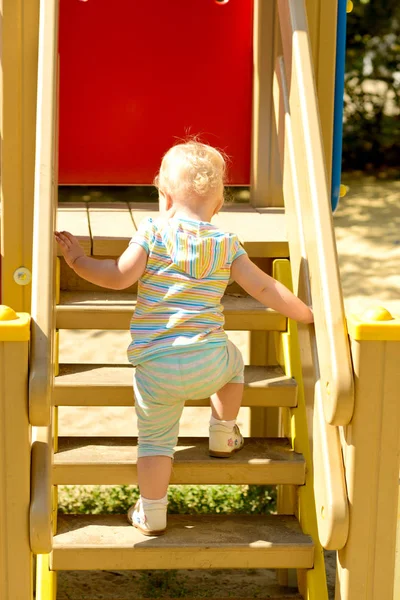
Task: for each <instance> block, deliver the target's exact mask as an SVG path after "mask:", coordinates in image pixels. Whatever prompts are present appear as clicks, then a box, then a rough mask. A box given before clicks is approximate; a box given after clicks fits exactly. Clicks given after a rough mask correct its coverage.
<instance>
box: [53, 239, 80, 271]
mask: <svg viewBox="0 0 400 600" xmlns="http://www.w3.org/2000/svg"><path fill="white" fill-rule="evenodd" d="M54 236H55V238H56V240H57V243H58V245H59V246H60V248H61V252H62V253H63V256H64V258H65V262H66V263H67V265H68V266H69V267H72V268H73V266H74V263H75V262H76V261H77V260H78V258H80V257H81V256H85V253H84V251H83V248H82V246H81V245H80V243H79V242H78V240H77V239H76V237H75V236H74V235H72V233H69V232H68V231H61V232H59V231H56V232H55V233H54Z"/></svg>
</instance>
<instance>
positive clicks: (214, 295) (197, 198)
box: [55, 141, 313, 535]
mask: <svg viewBox="0 0 400 600" xmlns="http://www.w3.org/2000/svg"><path fill="white" fill-rule="evenodd" d="M225 171H226V165H225V160H224V157H223V156H222V154H221V153H220V152H219V151H218V150H216V149H215V148H212V147H211V146H208V145H205V144H202V143H199V142H197V141H189V142H187V143H184V144H178V145H176V146H174V147H172V148H171V149H170V150H169V151H168V152H167V153H166V154H165V156H164V158H163V160H162V163H161V168H160V172H159V174H158V176H157V177H156V179H155V185H156V187H157V188H158V193H159V209H160V216H159V217H158V218H156V219H151V218H149V219H145V220H144V221H142V222H141V224H140V226H139V229H138V231H137V233H136V234H135V235H134V237H133V238H132V240H131V242H130V244H129V247H128V248H127V250H126V251H125V252H124V253H123V254H122V256H120V258H118V259H117V260H97V259H94V258H90V257H88V256H85V254H84V252H83V249H82V248H81V246H80V245H79V243H78V241H77V239H76V238H75V237H74V236H73V235H71V234H70V233H68V232H65V231H64V232H61V233H59V232H56V234H55V236H56V239H57V242H58V243H59V245H60V247H61V250H62V253H63V255H64V257H65V260H66V262H67V264H68V265H69V266H70V267H72V268H73V269H74V271H75V272H76V273H77V274H78V275H79V276H80V277H83V278H84V279H87V280H88V281H91V282H92V283H95V284H97V285H100V286H103V287H107V288H111V289H116V290H121V289H125V288H127V287H129V286H131V285H132V284H134V283H135V282H137V281H138V282H139V283H138V296H137V305H136V310H135V313H134V315H133V317H132V321H131V334H132V342H131V344H130V346H129V349H128V358H129V361H130V362H131V363H132V364H133V365H134V366H135V367H136V369H135V373H134V381H133V387H134V392H135V406H136V412H137V418H138V431H139V439H138V461H137V472H138V485H139V489H140V494H141V495H140V499H139V501H138V502H137V503H136V505H135V506H132V507H131V508H130V509H129V511H128V519H129V521H130V522H131V523H132V525H133V526H135V527H136V528H137V529H139V530H140V531H141V532H142V533H143V534H145V535H159V534H161V533H163V532H164V531H165V529H166V525H167V490H168V484H169V480H170V475H171V468H172V458H173V455H174V448H175V446H176V443H177V438H178V431H179V420H180V417H181V415H182V411H183V407H184V405H185V401H186V400H189V399H192V400H199V399H202V398H207V397H210V398H211V411H212V414H211V420H210V436H209V453H210V455H211V456H215V457H229V456H230V455H231V454H233V453H234V452H237V451H238V450H240V449H241V448H242V447H243V437H242V435H241V433H240V431H239V428H238V426H237V425H236V417H237V414H238V412H239V408H240V405H241V402H242V396H243V381H244V379H243V369H244V367H243V360H242V357H241V354H240V352H239V350H238V349H237V348H236V346H235V345H234V344H233V343H232V342H230V341H229V340H228V338H227V335H226V333H225V331H224V316H223V309H222V305H221V298H222V296H223V294H224V292H225V289H226V286H227V284H228V282H229V279H230V278H232V279H234V280H235V281H236V282H237V283H238V284H239V285H240V286H241V287H242V288H243V289H244V290H245V291H246V292H247V293H249V294H250V295H251V296H253V297H254V298H256V299H257V300H258V301H259V302H261V303H262V304H264V305H266V306H269V307H270V308H273V309H275V310H277V311H279V312H280V313H282V314H284V315H285V316H287V317H290V318H292V319H295V320H297V321H301V322H303V323H311V322H312V321H313V315H312V311H311V309H310V308H308V307H307V306H306V305H305V304H304V303H303V302H302V301H301V300H299V299H298V298H297V297H296V296H294V295H293V294H292V293H291V292H290V291H289V290H288V289H287V288H286V287H284V286H283V285H282V284H280V283H279V282H277V281H275V280H274V279H273V278H272V277H270V276H269V275H267V274H265V273H264V272H263V271H261V270H260V269H259V268H258V267H256V266H255V265H254V264H253V263H252V262H251V260H250V259H249V258H248V256H247V254H246V252H245V251H244V249H243V248H242V247H241V245H240V243H239V240H238V238H237V236H236V235H234V234H231V233H225V232H223V231H221V230H220V229H218V228H217V227H215V226H214V225H212V224H211V220H212V217H213V216H214V215H215V214H216V213H218V211H219V210H220V209H221V207H222V204H223V194H224V180H225Z"/></svg>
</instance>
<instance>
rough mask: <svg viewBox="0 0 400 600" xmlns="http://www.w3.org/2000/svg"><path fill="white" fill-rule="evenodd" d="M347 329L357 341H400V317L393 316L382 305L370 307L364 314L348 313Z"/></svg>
mask: <svg viewBox="0 0 400 600" xmlns="http://www.w3.org/2000/svg"><path fill="white" fill-rule="evenodd" d="M347 329H348V332H349V335H350V337H352V338H353V340H356V341H357V342H362V341H375V342H398V341H400V317H398V316H392V315H391V314H390V312H389V311H388V310H386V308H383V307H382V306H376V307H374V308H370V309H368V310H366V311H365V312H364V313H363V314H362V315H355V314H350V315H348V317H347Z"/></svg>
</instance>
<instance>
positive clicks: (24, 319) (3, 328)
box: [0, 304, 31, 342]
mask: <svg viewBox="0 0 400 600" xmlns="http://www.w3.org/2000/svg"><path fill="white" fill-rule="evenodd" d="M30 337H31V316H30V315H29V314H28V313H16V312H15V311H14V310H13V309H12V308H10V307H9V306H4V304H0V342H29V340H30Z"/></svg>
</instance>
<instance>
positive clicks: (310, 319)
mask: <svg viewBox="0 0 400 600" xmlns="http://www.w3.org/2000/svg"><path fill="white" fill-rule="evenodd" d="M307 308H308V310H309V315H308V316H307V317H306V319H305V320H304V321H303V323H305V324H306V325H309V324H310V323H314V311H313V309H312V307H311V306H307Z"/></svg>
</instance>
